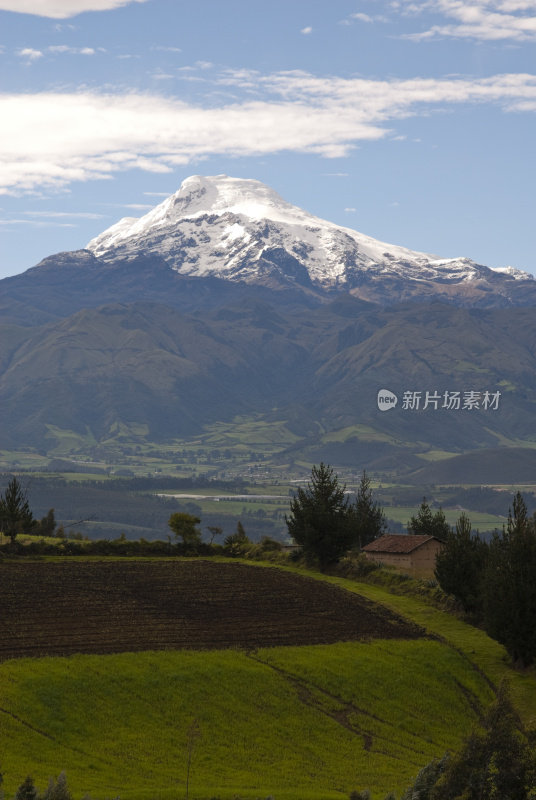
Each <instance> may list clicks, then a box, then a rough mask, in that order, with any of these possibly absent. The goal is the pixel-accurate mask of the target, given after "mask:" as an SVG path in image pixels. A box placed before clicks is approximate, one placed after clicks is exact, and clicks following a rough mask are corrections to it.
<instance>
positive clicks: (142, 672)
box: [0, 640, 493, 800]
mask: <svg viewBox="0 0 536 800" xmlns="http://www.w3.org/2000/svg"><path fill="white" fill-rule="evenodd" d="M0 687H1V688H0V696H1V702H0V719H1V726H0V753H1V762H2V768H3V773H4V779H5V789H6V795H7V796H8V797H10V796H11V795H12V794H13V793H14V791H15V790H16V788H17V786H18V785H19V784H20V783H21V782H22V780H23V779H24V777H25V776H26V775H27V774H31V775H32V776H33V777H34V779H35V781H36V784H37V785H38V786H42V787H43V788H44V787H45V786H46V784H47V782H48V779H49V777H50V776H51V775H57V774H58V773H59V772H60V771H61V770H65V771H66V773H67V776H68V780H69V785H70V787H71V789H72V791H73V792H74V794H75V796H77V797H81V796H82V795H83V794H84V793H86V792H89V793H90V794H91V796H92V797H94V798H105V797H116V796H118V795H120V796H121V797H122V798H140V799H141V798H147V800H148V799H149V798H154V797H159V798H170V800H171V798H176V797H183V796H184V794H185V779H186V769H187V753H188V748H189V743H190V742H193V757H192V764H191V773H190V797H192V798H194V797H195V798H207V800H208V798H212V797H215V796H218V797H220V798H222V800H227V799H229V800H230V798H234V797H236V796H239V797H240V798H248V800H249V799H250V798H251V800H253V798H259V797H263V798H264V797H266V796H267V795H269V794H271V795H272V796H274V797H275V798H277V800H307V799H308V798H311V800H313V798H318V800H321V798H324V800H325V798H344V797H346V798H347V797H348V795H349V793H350V792H351V791H352V790H354V789H356V788H360V789H362V788H366V787H370V788H371V789H373V790H374V794H373V796H374V798H383V797H384V796H385V794H386V793H387V792H388V791H389V790H391V789H396V790H401V789H403V788H404V787H405V786H406V785H407V784H408V783H409V782H410V781H411V778H412V777H413V776H414V775H415V774H416V772H417V771H418V770H419V769H420V767H421V766H422V765H423V764H425V763H427V762H428V761H429V760H430V759H431V758H433V757H434V756H440V755H442V754H443V753H444V751H445V750H446V749H456V748H457V747H458V746H459V744H460V742H461V739H462V737H463V736H464V734H465V733H466V731H467V730H468V729H469V728H470V727H471V726H472V725H474V724H475V723H476V722H477V718H478V717H477V712H478V710H479V709H482V708H483V707H484V706H486V705H487V704H488V703H489V702H490V701H491V700H492V697H493V693H492V690H491V689H490V687H489V685H488V684H487V682H486V680H485V679H484V678H483V677H482V676H481V675H480V674H479V673H478V672H477V671H475V670H474V669H473V667H472V665H471V663H470V662H469V661H468V660H467V659H466V658H464V656H463V655H461V654H460V653H457V652H456V651H455V650H453V649H452V648H451V647H449V646H447V645H446V644H443V643H441V642H438V641H431V640H420V641H372V642H370V643H366V644H363V643H350V642H344V643H340V644H336V645H329V646H327V645H326V646H314V647H301V648H298V647H290V648H273V649H264V650H259V651H256V652H251V653H248V652H239V651H234V650H226V651H213V652H192V651H190V652H187V651H183V652H165V653H152V652H145V653H137V654H120V655H108V656H73V657H70V658H63V659H62V658H42V659H32V660H30V659H20V660H12V661H7V662H4V663H3V664H1V665H0ZM194 723H195V729H196V735H195V736H194V730H193V727H192V726H193V725H194ZM197 730H198V736H197ZM189 731H190V735H189Z"/></svg>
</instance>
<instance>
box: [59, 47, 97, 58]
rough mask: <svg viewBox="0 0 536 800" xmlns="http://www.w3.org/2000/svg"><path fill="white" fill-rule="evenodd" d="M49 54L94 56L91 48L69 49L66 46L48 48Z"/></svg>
mask: <svg viewBox="0 0 536 800" xmlns="http://www.w3.org/2000/svg"><path fill="white" fill-rule="evenodd" d="M48 51H49V53H68V54H69V55H74V56H94V55H95V53H96V50H95V49H94V48H93V47H69V45H66V44H55V45H51V46H50V47H49V48H48Z"/></svg>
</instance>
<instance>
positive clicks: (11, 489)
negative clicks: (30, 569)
mask: <svg viewBox="0 0 536 800" xmlns="http://www.w3.org/2000/svg"><path fill="white" fill-rule="evenodd" d="M33 522H34V518H33V514H32V512H31V511H30V506H29V505H28V500H27V497H26V491H25V490H24V489H23V488H22V485H21V483H20V481H19V480H18V478H11V480H10V481H9V483H8V485H7V489H6V491H5V492H4V494H3V495H0V530H1V531H2V532H3V533H5V534H6V535H7V536H9V538H10V539H11V541H12V542H14V541H15V539H16V538H17V534H18V533H22V532H23V531H24V529H25V528H26V529H28V530H30V529H31V528H32V526H33Z"/></svg>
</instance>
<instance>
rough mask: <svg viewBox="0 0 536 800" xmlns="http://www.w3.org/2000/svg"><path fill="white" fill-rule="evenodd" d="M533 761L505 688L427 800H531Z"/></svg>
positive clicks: (535, 761)
mask: <svg viewBox="0 0 536 800" xmlns="http://www.w3.org/2000/svg"><path fill="white" fill-rule="evenodd" d="M535 790H536V758H535V755H534V752H533V751H532V748H531V747H530V744H529V742H528V740H527V737H526V735H525V733H524V731H523V728H522V725H521V722H520V720H519V717H518V715H517V714H516V712H515V710H514V708H513V706H512V703H511V702H510V698H509V697H508V692H507V690H506V687H505V686H504V685H502V686H501V687H500V688H499V691H498V693H497V700H496V701H495V703H493V705H492V706H491V707H490V709H489V710H488V712H487V714H486V715H485V717H484V720H483V730H477V731H474V732H473V733H472V734H471V735H470V736H469V738H468V739H467V740H466V741H465V744H464V745H463V747H462V749H461V751H460V752H459V753H458V754H457V755H456V756H454V757H452V758H451V759H450V760H449V761H448V763H447V765H446V768H445V770H444V772H443V774H442V775H441V776H440V777H439V780H438V781H437V784H436V785H435V786H434V788H433V789H432V791H431V792H430V800H531V798H534V792H535Z"/></svg>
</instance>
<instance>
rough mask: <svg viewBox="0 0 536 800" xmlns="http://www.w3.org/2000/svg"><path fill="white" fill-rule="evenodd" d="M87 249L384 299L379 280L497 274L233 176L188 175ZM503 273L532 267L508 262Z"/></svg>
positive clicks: (454, 281)
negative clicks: (386, 238) (377, 234)
mask: <svg viewBox="0 0 536 800" xmlns="http://www.w3.org/2000/svg"><path fill="white" fill-rule="evenodd" d="M87 249H88V250H90V251H92V252H93V253H94V255H95V256H97V257H98V258H99V259H101V260H104V261H110V260H116V259H127V260H128V259H131V258H135V257H137V256H138V255H140V254H143V255H145V256H146V255H154V256H158V257H160V258H162V259H163V260H164V261H165V262H166V263H167V264H168V265H169V266H170V267H171V268H172V269H173V270H176V271H177V272H178V273H179V274H181V275H186V276H192V277H209V276H212V277H218V278H222V279H226V280H232V281H243V282H246V283H258V284H264V285H268V286H273V285H279V286H281V285H285V284H286V285H293V284H294V285H296V284H299V285H300V286H301V287H302V288H304V289H307V287H309V288H310V289H315V288H316V289H320V290H324V291H325V290H327V291H330V290H336V291H351V292H352V293H354V294H358V295H360V296H363V297H365V298H366V297H369V296H370V298H371V299H377V297H376V295H377V294H378V291H379V289H378V288H377V287H378V285H379V283H383V284H384V285H388V286H390V290H391V291H393V290H394V291H395V292H396V291H397V288H396V287H398V291H400V284H401V282H403V283H404V284H406V288H405V289H404V291H403V292H402V294H401V298H402V299H404V298H405V297H407V296H409V295H411V294H414V293H415V292H418V291H419V286H418V284H421V287H420V288H421V291H424V293H428V294H429V293H430V292H429V291H428V292H427V290H426V285H428V284H433V285H434V286H436V287H437V285H438V284H443V285H444V288H443V289H442V290H441V291H443V292H444V293H445V294H446V295H448V293H449V289H448V286H449V285H456V286H460V285H463V284H468V287H467V288H468V289H469V285H472V284H475V283H479V282H487V281H490V280H491V281H492V282H493V281H494V278H493V276H494V275H496V276H497V278H498V277H499V271H494V270H492V269H490V268H489V267H485V266H482V265H479V264H476V263H475V262H474V261H472V260H471V259H469V258H439V257H438V256H435V255H431V254H428V253H421V252H416V251H413V250H409V249H407V248H405V247H399V246H397V245H392V244H386V243H385V242H380V241H378V240H376V239H373V238H372V237H370V236H366V235H365V234H362V233H359V232H358V231H354V230H352V229H350V228H345V227H341V226H339V225H336V224H334V223H332V222H328V221H326V220H323V219H320V218H319V217H316V216H314V215H312V214H309V213H308V212H306V211H304V210H302V209H301V208H298V207H297V206H294V205H292V204H290V203H288V202H286V201H285V200H284V199H283V198H281V197H280V196H279V195H278V194H277V192H275V191H274V190H273V189H271V188H270V187H269V186H267V185H265V184H263V183H261V182H260V181H257V180H252V179H240V178H232V177H228V176H226V175H217V176H212V177H204V176H200V175H195V176H192V177H189V178H187V179H186V180H184V181H183V183H182V185H181V187H180V189H179V191H177V192H176V193H175V194H173V195H171V196H170V197H168V198H167V199H166V200H164V201H163V202H162V203H160V204H159V205H158V206H156V207H155V208H154V209H152V210H151V211H150V212H149V213H147V214H145V215H144V216H142V217H141V218H139V219H138V218H132V217H127V218H124V219H122V220H120V221H119V222H118V223H116V224H115V225H113V226H112V227H110V228H108V229H107V230H106V231H104V232H103V233H101V234H100V235H99V236H97V237H96V238H94V239H92V240H91V241H90V242H89V244H88V245H87ZM501 279H502V280H505V279H509V280H516V281H519V280H531V279H532V276H531V275H529V274H528V273H523V272H522V271H521V270H511V269H510V270H507V269H505V270H503V271H502V272H501ZM408 282H409V284H411V286H412V289H411V290H409V289H408ZM495 282H496V281H495ZM366 285H368V287H369V288H368V289H367V286H366ZM374 285H375V286H374ZM494 289H495V290H497V287H496V286H495V285H494ZM408 292H409V295H408Z"/></svg>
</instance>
